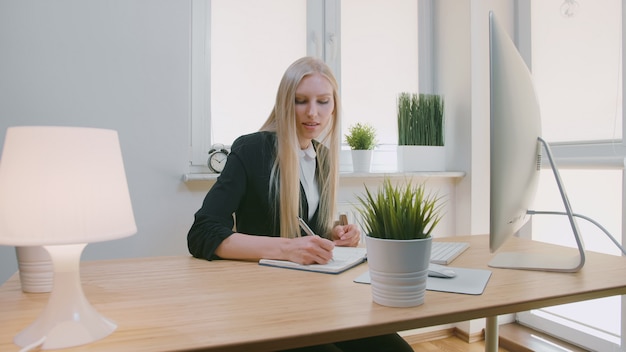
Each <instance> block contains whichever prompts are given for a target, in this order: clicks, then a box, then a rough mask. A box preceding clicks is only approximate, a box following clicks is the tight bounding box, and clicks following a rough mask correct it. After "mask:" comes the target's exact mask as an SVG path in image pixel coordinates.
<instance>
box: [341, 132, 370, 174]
mask: <svg viewBox="0 0 626 352" xmlns="http://www.w3.org/2000/svg"><path fill="white" fill-rule="evenodd" d="M346 142H347V143H348V145H349V146H350V149H352V168H353V171H354V172H369V171H370V166H371V164H372V154H373V150H374V147H376V130H375V129H374V127H372V126H371V125H369V124H366V123H365V124H361V123H356V124H354V125H352V126H350V127H349V128H348V134H347V135H346Z"/></svg>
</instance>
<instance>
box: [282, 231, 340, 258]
mask: <svg viewBox="0 0 626 352" xmlns="http://www.w3.org/2000/svg"><path fill="white" fill-rule="evenodd" d="M289 242H290V243H289V245H288V246H287V248H286V249H285V250H286V256H287V258H288V260H290V261H292V262H296V263H299V264H304V265H309V264H326V263H328V262H329V261H330V260H331V259H333V248H335V244H334V243H333V242H332V241H330V240H327V239H325V238H322V237H320V236H303V237H298V238H294V239H291V240H289Z"/></svg>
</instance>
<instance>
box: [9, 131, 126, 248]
mask: <svg viewBox="0 0 626 352" xmlns="http://www.w3.org/2000/svg"><path fill="white" fill-rule="evenodd" d="M136 232H137V227H136V225H135V219H134V215H133V210H132V206H131V202H130V195H129V192H128V184H127V182H126V175H125V172H124V164H123V160H122V153H121V149H120V144H119V139H118V135H117V132H116V131H113V130H106V129H95V128H83V127H47V126H23V127H10V128H8V129H7V133H6V138H5V141H4V148H3V150H2V159H0V244H4V245H14V246H31V245H56V244H73V243H90V242H98V241H106V240H113V239H117V238H122V237H126V236H130V235H132V234H134V233H136Z"/></svg>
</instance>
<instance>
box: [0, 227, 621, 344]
mask: <svg viewBox="0 0 626 352" xmlns="http://www.w3.org/2000/svg"><path fill="white" fill-rule="evenodd" d="M447 240H453V241H459V240H460V241H469V242H471V247H470V249H468V250H467V251H466V252H465V253H464V254H463V255H461V256H460V257H459V258H457V259H456V260H455V261H454V263H453V266H459V267H469V268H483V269H487V268H488V267H487V264H486V263H487V262H488V261H489V259H490V258H491V257H492V255H491V254H490V253H489V250H488V244H487V242H488V240H487V238H486V236H469V237H454V238H448V239H447ZM513 246H514V247H515V248H516V250H519V249H525V250H529V249H537V250H542V251H551V252H554V253H556V252H557V251H561V250H563V249H561V248H559V247H556V248H557V249H555V247H553V246H548V245H543V244H539V243H535V242H530V241H523V240H519V239H514V240H512V241H510V242H508V243H507V244H506V245H505V248H504V249H506V247H508V248H511V247H513ZM365 270H367V265H360V266H358V267H356V268H354V269H351V270H349V271H347V272H344V273H343V274H340V275H329V274H319V273H312V272H303V271H296V270H288V269H281V268H272V267H265V266H260V265H258V264H256V263H250V262H237V261H213V262H208V261H204V260H198V259H193V258H191V257H188V256H179V257H154V258H137V259H124V260H109V261H93V262H83V263H81V277H82V284H83V289H84V291H85V295H86V296H87V298H88V299H89V301H90V302H91V303H92V304H93V305H94V307H95V308H96V309H97V310H98V311H99V312H100V313H102V314H103V315H105V316H106V317H108V318H110V319H112V320H114V321H116V322H117V323H118V325H119V326H118V329H117V330H116V331H115V332H114V333H113V334H111V335H110V336H108V337H106V338H104V339H102V340H100V341H96V342H94V343H92V344H88V345H83V346H79V347H75V348H72V349H69V350H70V351H133V352H137V351H171V350H177V351H180V350H193V349H203V350H207V351H208V350H220V351H267V350H276V349H284V348H290V347H296V346H303V345H311V344H319V343H325V342H332V341H337V340H345V339H353V338H359V337H364V336H370V335H375V334H384V333H390V332H394V331H401V330H408V329H412V328H419V327H425V326H432V325H438V324H446V323H452V322H458V321H465V320H469V319H475V318H481V317H495V316H497V315H501V314H509V313H514V312H518V311H524V310H529V309H534V308H540V307H545V306H551V305H556V304H561V303H569V302H575V301H582V300H587V299H591V298H598V297H605V296H612V295H618V294H625V293H626V275H624V273H625V272H626V258H622V257H616V256H609V255H602V254H597V253H589V255H588V258H587V263H586V264H585V267H584V268H583V269H582V270H581V271H580V272H578V273H575V274H561V273H548V272H531V271H517V270H506V269H491V270H492V271H493V275H492V277H491V279H490V281H489V284H488V285H487V288H486V290H485V292H484V294H482V295H480V296H471V295H460V294H453V293H442V292H432V291H428V292H427V294H426V298H425V303H424V304H423V305H421V306H419V307H414V308H388V307H383V306H380V305H377V304H375V303H373V302H372V298H371V292H370V286H369V285H363V284H355V283H353V282H352V280H353V279H354V278H355V277H357V276H358V275H359V274H361V273H363V272H364V271H365ZM47 299H48V294H24V293H22V292H21V290H20V285H19V280H18V277H17V275H15V276H13V277H12V278H11V279H9V280H8V281H7V282H6V283H4V284H3V285H2V286H1V287H0V302H1V303H0V304H1V306H0V351H18V350H19V348H18V346H16V345H14V344H13V342H12V341H13V337H14V336H15V335H16V334H17V333H18V332H19V331H21V330H22V329H23V328H25V327H26V326H28V325H29V324H30V323H31V322H32V321H33V320H34V319H35V318H36V316H37V315H38V314H39V312H40V311H41V310H42V309H43V307H44V305H45V304H46V302H47Z"/></svg>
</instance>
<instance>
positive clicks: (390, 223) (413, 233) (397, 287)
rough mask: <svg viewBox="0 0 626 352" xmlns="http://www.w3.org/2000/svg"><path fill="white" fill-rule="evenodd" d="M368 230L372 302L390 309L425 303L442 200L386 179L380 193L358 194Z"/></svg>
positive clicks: (415, 186)
mask: <svg viewBox="0 0 626 352" xmlns="http://www.w3.org/2000/svg"><path fill="white" fill-rule="evenodd" d="M357 199H358V203H359V206H358V208H357V211H358V212H359V214H360V215H361V225H362V227H363V230H364V232H365V235H366V237H365V242H366V247H367V261H368V265H369V271H370V278H371V285H372V298H373V300H374V302H376V303H378V304H381V305H385V306H390V307H412V306H417V305H420V304H422V303H424V296H425V293H426V280H427V278H428V266H429V262H430V251H431V246H432V237H431V234H432V232H433V230H434V229H435V227H436V226H437V224H438V223H439V221H441V217H442V210H443V206H444V202H443V201H442V198H441V197H439V196H438V195H437V194H434V193H427V191H426V188H425V185H424V184H423V183H422V184H412V183H411V182H410V181H408V182H406V183H404V184H396V185H394V184H392V182H391V180H390V179H388V178H385V179H384V181H383V184H382V185H381V187H380V188H379V190H378V192H377V193H372V192H370V190H369V189H368V188H367V186H366V187H365V194H364V195H362V196H357Z"/></svg>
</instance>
